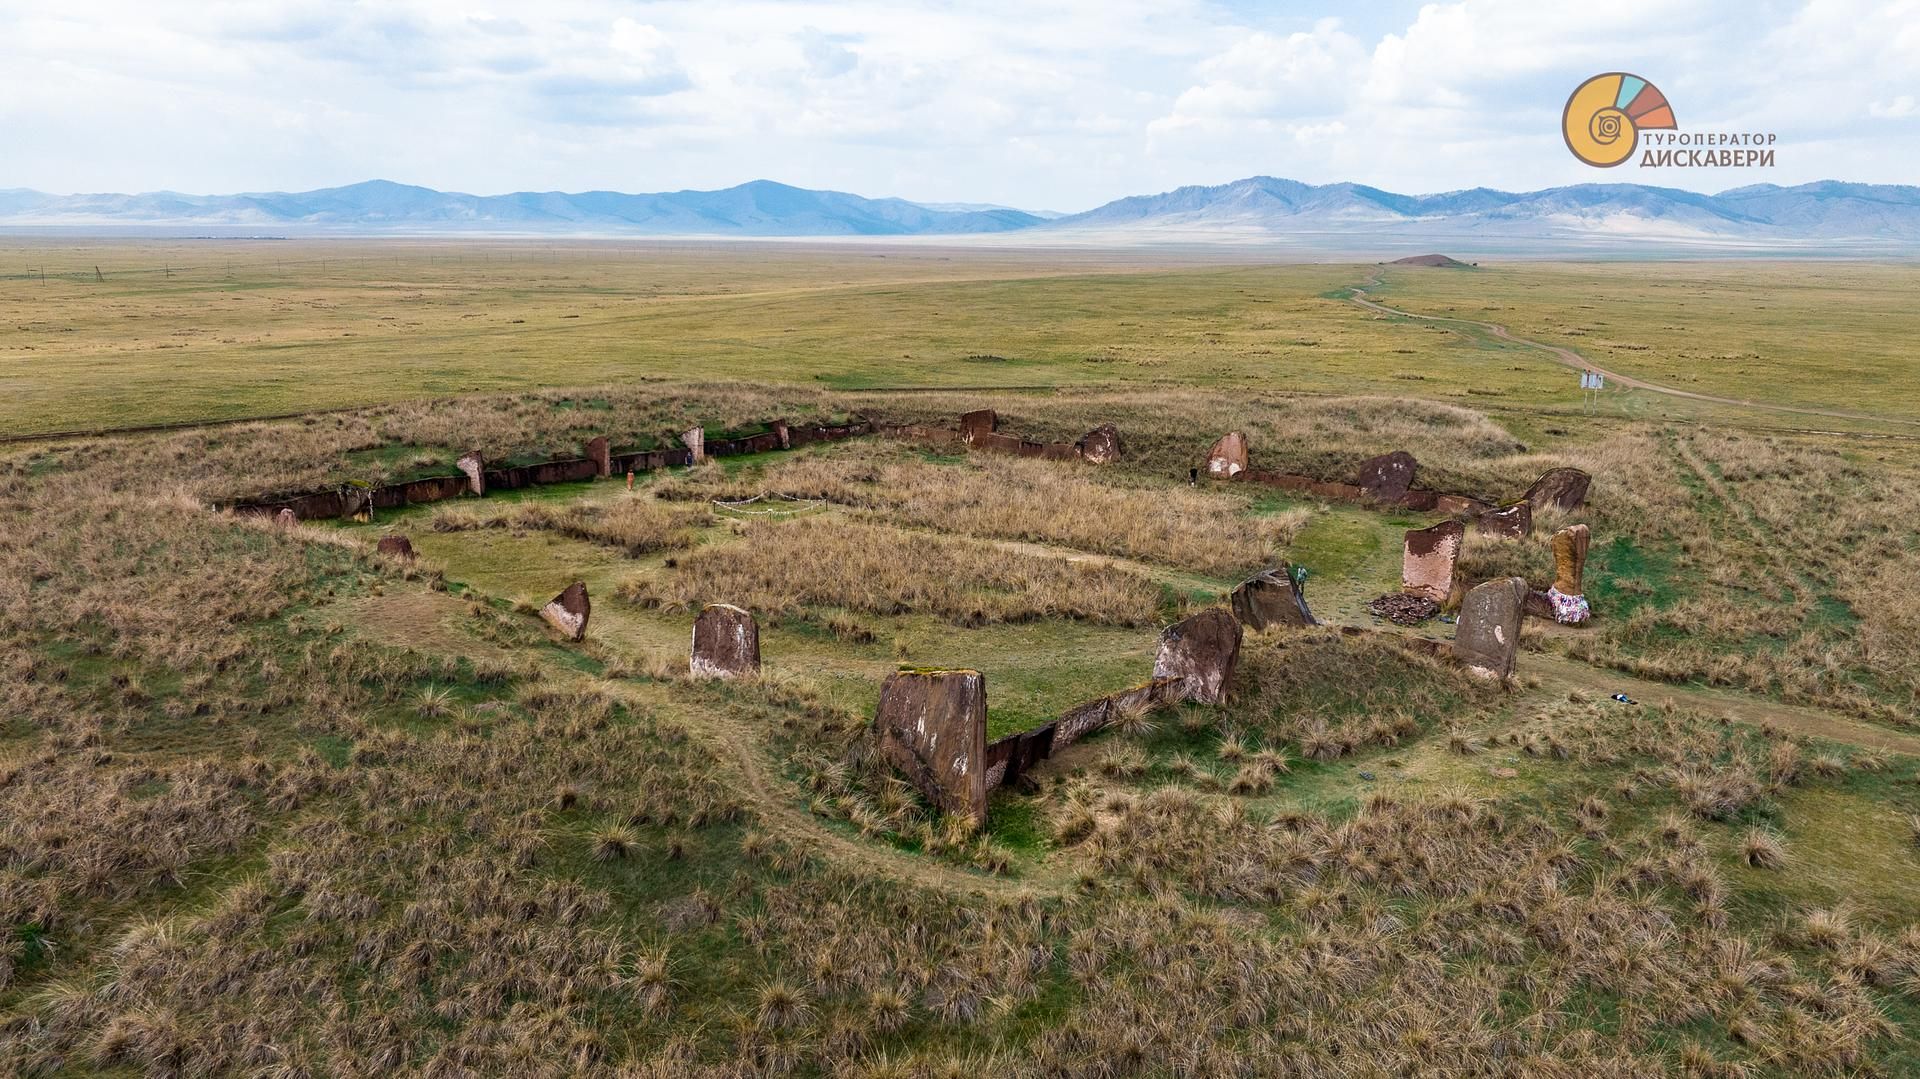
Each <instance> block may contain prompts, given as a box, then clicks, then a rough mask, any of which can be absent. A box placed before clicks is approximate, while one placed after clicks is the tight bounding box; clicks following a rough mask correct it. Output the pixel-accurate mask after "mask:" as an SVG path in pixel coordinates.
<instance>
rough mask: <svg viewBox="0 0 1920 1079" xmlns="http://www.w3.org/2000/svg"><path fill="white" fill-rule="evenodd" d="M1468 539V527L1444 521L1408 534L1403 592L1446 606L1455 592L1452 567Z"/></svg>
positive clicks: (1402, 558)
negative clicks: (1448, 599) (1449, 596)
mask: <svg viewBox="0 0 1920 1079" xmlns="http://www.w3.org/2000/svg"><path fill="white" fill-rule="evenodd" d="M1466 536H1467V526H1466V525H1463V524H1461V523H1460V522H1459V521H1441V522H1440V523H1439V524H1437V525H1434V526H1433V527H1431V528H1416V529H1414V530H1412V531H1410V532H1408V533H1407V534H1406V537H1405V549H1404V550H1403V551H1402V553H1401V556H1400V590H1401V591H1402V592H1405V593H1407V594H1409V595H1414V596H1419V597H1421V598H1423V599H1430V600H1432V601H1434V602H1435V603H1445V602H1446V599H1447V593H1449V592H1451V591H1452V590H1453V564H1454V562H1456V561H1458V560H1459V558H1460V544H1461V542H1462V541H1463V540H1465V539H1466Z"/></svg>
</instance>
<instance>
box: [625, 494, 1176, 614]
mask: <svg viewBox="0 0 1920 1079" xmlns="http://www.w3.org/2000/svg"><path fill="white" fill-rule="evenodd" d="M621 594H622V596H623V597H625V598H627V599H630V600H635V601H639V602H648V603H666V604H673V605H676V606H683V607H687V608H695V607H698V606H701V605H704V604H708V603H733V604H736V605H739V606H742V607H748V608H750V609H753V610H756V611H769V612H781V613H795V612H799V611H800V610H802V609H804V608H807V607H844V608H847V609H850V610H856V611H866V612H870V613H873V614H901V613H906V612H909V611H920V612H926V613H931V614H937V615H939V616H941V617H943V618H949V619H952V620H954V621H955V622H960V623H963V624H969V625H981V624H985V623H989V622H1018V621H1026V620H1028V619H1034V618H1047V617H1053V618H1080V619H1086V620H1088V621H1092V622H1106V623H1113V624H1116V625H1142V624H1145V623H1148V622H1151V621H1153V620H1154V618H1155V616H1156V614H1157V612H1158V610H1159V606H1160V592H1159V589H1158V588H1156V587H1155V586H1154V584H1153V583H1152V582H1151V581H1149V580H1147V579H1146V578H1144V577H1141V576H1139V575H1137V574H1134V573H1130V572H1127V571H1125V570H1120V569H1115V568H1113V567H1110V566H1094V565H1087V564H1077V563H1074V562H1070V561H1068V560H1067V559H1066V558H1064V557H1055V556H1049V555H1037V554H1027V553H1021V552H1014V551H1008V550H1004V549H1002V548H997V547H995V546H993V545H992V544H988V543H982V542H979V541H974V540H964V539H955V538H952V537H948V536H939V535H928V534H922V533H916V532H905V531H901V530H900V529H895V528H887V527H884V526H880V525H871V524H860V523H856V522H851V521H845V520H836V519H832V518H806V519H803V520H797V521H785V522H773V521H754V522H749V523H747V524H745V525H743V526H741V528H740V530H739V538H738V539H737V540H735V541H734V542H731V543H727V544H723V545H718V546H709V547H703V548H700V549H699V550H696V551H694V552H692V553H690V554H688V555H686V556H685V557H683V558H681V559H679V563H678V565H677V566H675V567H672V568H668V569H663V570H659V571H657V572H654V573H650V574H648V575H647V576H644V577H637V578H634V579H633V580H631V581H629V582H627V583H626V584H625V585H623V586H622V588H621Z"/></svg>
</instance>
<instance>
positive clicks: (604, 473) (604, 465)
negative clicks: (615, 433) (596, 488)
mask: <svg viewBox="0 0 1920 1079" xmlns="http://www.w3.org/2000/svg"><path fill="white" fill-rule="evenodd" d="M587 460H589V461H592V462H593V474H594V476H595V477H596V478H598V479H603V480H604V479H606V478H607V477H608V476H611V475H613V453H612V452H611V451H610V450H609V449H608V447H607V436H605V435H595V436H594V437H593V438H590V439H588V440H587Z"/></svg>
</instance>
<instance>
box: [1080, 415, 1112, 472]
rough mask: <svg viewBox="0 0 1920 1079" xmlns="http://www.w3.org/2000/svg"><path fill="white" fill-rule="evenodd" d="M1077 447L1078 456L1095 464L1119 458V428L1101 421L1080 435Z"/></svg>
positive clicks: (1106, 462) (1110, 462) (1102, 463)
mask: <svg viewBox="0 0 1920 1079" xmlns="http://www.w3.org/2000/svg"><path fill="white" fill-rule="evenodd" d="M1079 449H1080V456H1082V457H1084V458H1086V459H1087V460H1089V461H1091V462H1093V463H1094V464H1096V465H1106V464H1112V463H1113V462H1115V461H1118V460H1119V459H1120V429H1119V428H1118V427H1115V426H1114V425H1113V424H1110V423H1103V424H1101V425H1100V426H1098V427H1096V428H1094V429H1093V430H1091V431H1088V432H1087V433H1086V434H1085V435H1083V436H1081V438H1080V443H1079Z"/></svg>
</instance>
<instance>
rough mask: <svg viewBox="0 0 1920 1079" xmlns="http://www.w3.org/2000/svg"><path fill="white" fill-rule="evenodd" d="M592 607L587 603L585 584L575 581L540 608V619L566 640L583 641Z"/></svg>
mask: <svg viewBox="0 0 1920 1079" xmlns="http://www.w3.org/2000/svg"><path fill="white" fill-rule="evenodd" d="M592 610H593V605H592V604H590V603H588V602H587V583H586V582H585V581H575V582H573V583H572V584H570V585H568V586H567V589H566V591H564V592H562V593H560V594H559V595H557V596H555V597H553V600H552V602H550V603H548V604H547V605H546V606H545V607H542V608H540V617H542V618H544V619H546V620H547V624H548V625H550V626H552V627H553V628H554V629H557V630H559V631H560V632H561V633H562V634H565V635H566V637H567V639H568V640H574V641H579V640H585V639H586V636H587V616H588V615H589V614H591V613H592Z"/></svg>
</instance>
